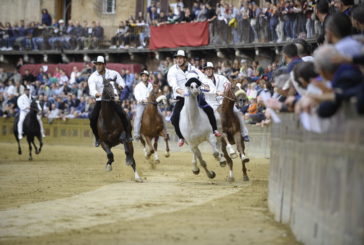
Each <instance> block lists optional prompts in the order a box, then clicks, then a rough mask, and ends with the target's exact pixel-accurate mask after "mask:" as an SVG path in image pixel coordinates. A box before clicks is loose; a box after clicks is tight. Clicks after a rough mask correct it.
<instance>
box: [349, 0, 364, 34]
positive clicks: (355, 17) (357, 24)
mask: <svg viewBox="0 0 364 245" xmlns="http://www.w3.org/2000/svg"><path fill="white" fill-rule="evenodd" d="M351 17H352V18H351V22H352V25H353V27H354V28H355V31H356V33H359V34H364V5H363V4H361V5H359V6H357V7H355V8H354V9H353V11H352V12H351Z"/></svg>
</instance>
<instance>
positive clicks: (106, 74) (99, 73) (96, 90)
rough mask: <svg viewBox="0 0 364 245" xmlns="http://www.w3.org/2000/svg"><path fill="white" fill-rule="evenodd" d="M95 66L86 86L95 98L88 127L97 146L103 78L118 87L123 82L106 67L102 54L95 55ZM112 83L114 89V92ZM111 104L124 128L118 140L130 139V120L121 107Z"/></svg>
mask: <svg viewBox="0 0 364 245" xmlns="http://www.w3.org/2000/svg"><path fill="white" fill-rule="evenodd" d="M93 63H94V64H95V66H96V71H95V72H94V73H92V74H91V76H90V77H89V79H88V87H89V89H90V95H91V96H93V97H95V98H96V104H95V107H94V109H93V111H92V112H91V115H90V127H91V129H92V132H93V133H94V135H95V146H96V147H98V146H99V145H100V141H99V135H98V131H97V120H98V118H99V114H100V109H101V96H102V92H103V89H104V79H110V80H113V81H115V83H116V84H117V85H118V87H119V88H120V89H122V88H123V87H124V86H125V82H124V80H123V79H122V77H121V76H120V74H119V73H118V72H116V71H114V70H110V69H106V68H105V66H106V62H105V59H104V57H103V56H97V60H96V61H94V62H93ZM116 84H114V91H115V92H116V89H115V86H116ZM111 105H112V106H113V107H114V109H115V111H116V112H117V113H118V115H119V117H120V119H121V121H122V123H123V126H124V128H125V129H126V130H125V131H126V139H124V138H122V137H123V135H121V136H120V141H125V140H127V141H132V137H131V134H130V132H131V126H130V122H129V120H128V118H127V115H126V114H125V112H124V111H123V109H122V107H121V106H120V105H118V104H117V103H115V102H113V103H111Z"/></svg>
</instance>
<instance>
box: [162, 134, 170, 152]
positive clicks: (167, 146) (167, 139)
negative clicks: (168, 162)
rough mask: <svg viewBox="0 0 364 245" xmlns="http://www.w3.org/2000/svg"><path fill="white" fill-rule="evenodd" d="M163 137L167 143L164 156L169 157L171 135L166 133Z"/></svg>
mask: <svg viewBox="0 0 364 245" xmlns="http://www.w3.org/2000/svg"><path fill="white" fill-rule="evenodd" d="M163 137H164V142H165V143H166V152H165V153H164V156H165V157H169V156H170V154H169V137H168V134H167V133H166V134H165V135H164V136H163Z"/></svg>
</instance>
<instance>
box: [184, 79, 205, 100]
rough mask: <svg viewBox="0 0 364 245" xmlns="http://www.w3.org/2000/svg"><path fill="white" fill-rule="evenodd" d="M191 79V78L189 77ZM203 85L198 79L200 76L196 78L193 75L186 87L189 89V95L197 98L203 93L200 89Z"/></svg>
mask: <svg viewBox="0 0 364 245" xmlns="http://www.w3.org/2000/svg"><path fill="white" fill-rule="evenodd" d="M187 77H189V76H187ZM201 85H202V83H201V81H200V80H199V79H198V76H197V77H196V76H195V75H194V74H192V75H191V76H190V78H188V80H187V82H186V84H185V86H186V88H187V89H188V91H189V93H190V94H192V95H195V96H197V95H198V94H199V93H200V92H201V91H200V87H201Z"/></svg>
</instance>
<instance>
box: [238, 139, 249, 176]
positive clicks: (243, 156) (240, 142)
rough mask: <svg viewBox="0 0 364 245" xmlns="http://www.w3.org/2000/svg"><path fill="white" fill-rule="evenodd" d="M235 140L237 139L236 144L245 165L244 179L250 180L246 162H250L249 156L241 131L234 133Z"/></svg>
mask: <svg viewBox="0 0 364 245" xmlns="http://www.w3.org/2000/svg"><path fill="white" fill-rule="evenodd" d="M234 140H235V143H236V146H237V148H238V151H239V154H240V159H241V163H242V165H243V180H244V181H248V180H249V177H248V174H247V169H246V166H245V163H247V162H249V158H247V157H246V156H245V154H244V149H243V144H244V142H243V138H242V136H241V134H240V132H237V133H235V134H234Z"/></svg>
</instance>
